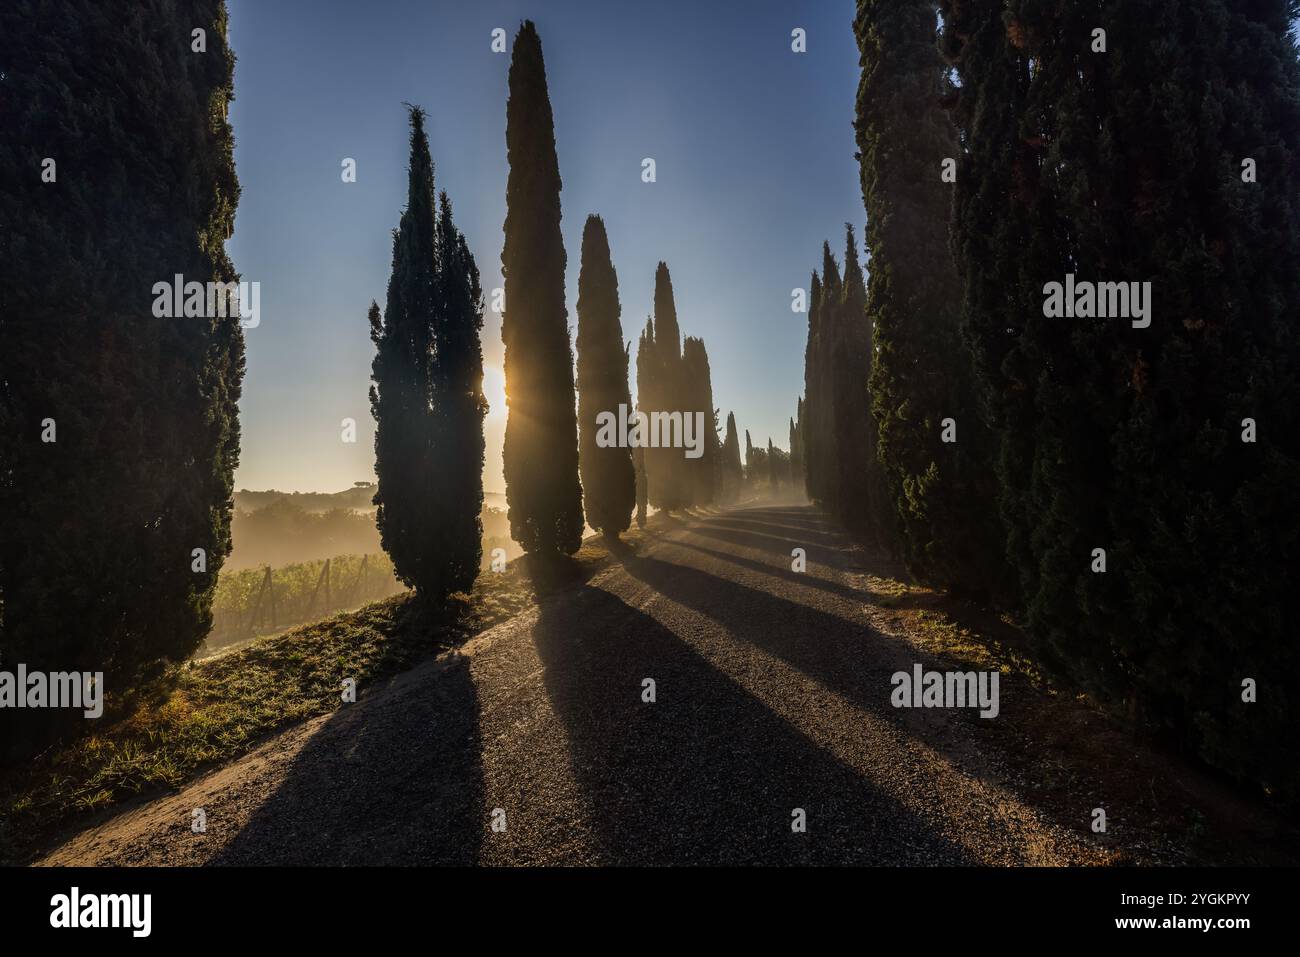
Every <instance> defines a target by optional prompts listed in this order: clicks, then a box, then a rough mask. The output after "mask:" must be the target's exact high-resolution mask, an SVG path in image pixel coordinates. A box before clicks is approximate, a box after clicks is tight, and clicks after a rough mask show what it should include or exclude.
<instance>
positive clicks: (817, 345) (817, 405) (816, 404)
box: [804, 270, 827, 502]
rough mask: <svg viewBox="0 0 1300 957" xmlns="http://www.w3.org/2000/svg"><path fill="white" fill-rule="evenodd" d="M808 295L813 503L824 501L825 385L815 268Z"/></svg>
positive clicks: (808, 460) (807, 449) (808, 468)
mask: <svg viewBox="0 0 1300 957" xmlns="http://www.w3.org/2000/svg"><path fill="white" fill-rule="evenodd" d="M809 290H810V291H809V294H808V344H807V346H806V348H805V350H804V405H805V411H806V412H807V418H806V420H805V421H806V423H807V427H806V429H805V431H804V479H805V484H806V486H807V491H808V497H809V498H810V499H811V500H812V501H814V502H822V501H824V500H825V497H826V493H825V478H824V476H823V474H822V459H823V452H822V448H823V445H824V444H825V436H823V435H822V432H821V423H822V415H821V408H822V390H823V388H824V386H825V384H826V378H827V377H826V370H825V369H823V368H822V352H823V350H822V337H823V335H824V332H823V329H822V301H823V299H824V296H823V293H822V280H821V276H819V275H817V272H816V271H815V270H814V272H813V274H812V281H811V282H810V283H809Z"/></svg>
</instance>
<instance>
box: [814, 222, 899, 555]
mask: <svg viewBox="0 0 1300 957" xmlns="http://www.w3.org/2000/svg"><path fill="white" fill-rule="evenodd" d="M844 229H845V242H844V278H843V281H842V284H841V291H840V301H839V303H838V306H837V308H836V310H835V313H834V315H835V319H834V323H835V325H834V327H833V331H832V334H831V341H832V347H831V355H830V357H829V359H830V363H831V390H832V396H833V398H832V401H831V429H832V430H833V432H834V436H835V438H834V448H835V449H836V456H835V460H834V462H833V463H832V464H833V467H834V470H835V473H836V476H837V477H836V480H835V485H836V487H837V488H838V489H839V490H840V492H839V497H838V508H837V510H836V513H835V514H836V517H837V518H839V520H840V521H841V522H843V523H844V524H845V525H847V526H848V527H849V528H853V529H857V530H859V531H862V532H870V533H872V534H874V535H875V536H876V537H877V538H880V537H883V536H885V535H886V534H887V533H888V532H890V531H892V527H893V520H892V515H890V514H888V513H889V512H892V506H891V505H890V503H887V502H886V501H885V496H884V492H883V489H884V484H883V481H882V476H881V474H880V469H879V466H878V464H877V462H876V454H875V453H876V426H875V421H874V419H873V418H872V414H871V407H870V406H871V403H870V397H869V395H868V393H867V379H868V377H869V375H870V372H871V325H870V322H869V321H868V319H867V314H866V298H867V292H866V286H865V284H864V278H863V275H862V266H861V264H860V263H859V261H858V248H857V243H856V242H855V241H854V236H853V227H852V226H851V225H849V224H847V223H846V224H845V227H844Z"/></svg>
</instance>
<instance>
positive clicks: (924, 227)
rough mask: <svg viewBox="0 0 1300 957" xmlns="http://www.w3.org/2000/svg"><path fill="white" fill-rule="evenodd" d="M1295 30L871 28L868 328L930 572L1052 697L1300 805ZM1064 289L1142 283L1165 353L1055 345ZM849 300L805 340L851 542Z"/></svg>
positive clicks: (1231, 13) (1171, 6)
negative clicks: (1014, 646) (964, 598)
mask: <svg viewBox="0 0 1300 957" xmlns="http://www.w3.org/2000/svg"><path fill="white" fill-rule="evenodd" d="M938 12H941V13H942V21H941V24H940V21H939V20H938V19H937V16H936V14H937V13H938ZM1295 12H1296V11H1295V10H1294V9H1293V4H1290V3H1288V2H1286V0H1261V2H1258V3H1253V4H1249V5H1247V4H1241V3H1237V2H1232V0H1196V2H1194V3H1188V2H1186V0H1154V2H1141V3H1139V2H1118V3H1101V2H1086V3H1078V4H1065V5H1062V4H1059V3H1056V2H1054V0H961V2H957V0H943V2H935V0H859V4H858V15H857V18H856V21H855V30H856V33H857V37H858V43H859V49H860V53H861V67H862V73H861V83H860V86H859V90H858V107H857V113H858V115H857V122H856V132H857V142H858V149H859V159H860V162H861V170H862V192H863V199H864V202H865V205H866V209H867V214H868V224H869V225H868V231H867V248H868V250H869V253H870V257H871V258H870V262H871V277H870V281H869V282H868V283H867V287H866V305H865V310H864V312H863V314H861V315H855V316H853V317H852V321H853V322H855V323H856V324H857V325H858V326H859V328H860V329H861V330H862V331H863V332H865V334H867V335H869V336H870V347H869V349H868V357H869V358H868V362H867V363H865V364H860V365H858V366H857V370H858V374H859V375H860V376H862V377H863V378H864V379H865V380H866V382H867V383H868V386H869V394H870V401H871V415H869V416H867V417H866V418H865V419H864V420H862V421H860V422H859V423H858V428H857V435H858V437H859V440H860V441H862V442H864V443H866V444H867V446H868V447H869V448H873V451H874V455H875V458H876V460H877V461H878V462H879V464H880V473H881V475H882V476H883V478H884V481H885V489H886V492H885V496H884V498H885V502H884V507H883V508H881V509H880V510H881V512H882V513H883V517H884V518H886V519H888V520H890V521H892V523H893V527H894V528H895V529H896V534H897V536H898V538H897V541H898V546H899V547H900V548H901V550H902V552H903V554H904V555H905V556H906V558H907V560H908V563H909V566H910V567H911V569H912V570H913V572H914V573H915V574H916V575H917V576H918V577H919V578H921V579H923V580H926V581H930V582H933V583H935V584H939V585H943V586H947V587H949V588H952V589H954V590H958V591H964V592H966V593H969V594H973V595H977V596H982V597H985V598H987V599H989V600H991V601H993V602H994V603H996V604H997V605H998V606H999V607H1001V608H1003V609H1005V610H1007V611H1010V612H1012V613H1014V614H1015V615H1016V616H1017V617H1018V618H1019V619H1020V620H1021V621H1022V623H1023V624H1024V626H1025V629H1026V633H1027V635H1028V636H1029V638H1030V640H1031V641H1032V642H1033V643H1034V646H1035V647H1036V649H1037V651H1038V654H1039V656H1040V659H1041V660H1042V661H1044V662H1045V663H1046V664H1047V665H1048V666H1049V667H1050V668H1052V669H1054V670H1055V671H1056V672H1057V673H1058V674H1060V675H1062V676H1064V677H1065V678H1067V679H1068V680H1070V681H1072V682H1073V683H1075V684H1076V685H1078V686H1079V687H1082V688H1084V689H1086V690H1088V691H1090V692H1091V693H1093V694H1094V695H1095V696H1096V697H1097V699H1098V700H1099V701H1101V702H1103V703H1104V704H1106V705H1108V706H1110V707H1111V708H1113V709H1114V710H1116V711H1117V712H1121V713H1123V714H1126V715H1128V716H1130V717H1131V718H1133V719H1135V720H1138V721H1142V722H1144V723H1145V724H1147V725H1148V726H1154V727H1156V728H1159V729H1163V730H1165V731H1167V732H1168V733H1169V734H1171V735H1173V736H1175V737H1176V738H1177V739H1178V740H1179V741H1181V742H1182V743H1183V744H1184V745H1185V746H1187V747H1188V748H1190V749H1194V750H1196V751H1197V752H1199V753H1200V754H1201V755H1202V756H1203V757H1205V758H1206V759H1207V760H1209V761H1210V762H1212V763H1213V764H1215V765H1217V766H1219V767H1221V768H1223V769H1225V770H1228V771H1230V772H1232V773H1233V774H1236V775H1239V776H1242V777H1249V778H1252V779H1254V780H1256V781H1259V782H1262V783H1263V784H1265V785H1266V786H1268V787H1270V788H1273V789H1276V790H1278V791H1282V792H1285V793H1287V794H1289V795H1291V796H1292V797H1294V796H1296V795H1297V794H1300V774H1298V773H1297V771H1296V769H1295V768H1294V767H1293V766H1288V764H1287V762H1285V761H1283V760H1282V759H1281V754H1282V751H1281V750H1280V749H1278V748H1277V747H1276V742H1277V741H1278V740H1281V739H1283V738H1284V737H1285V735H1286V734H1287V733H1288V731H1289V730H1290V729H1293V728H1294V723H1295V719H1294V715H1293V710H1292V708H1293V706H1294V704H1295V694H1294V692H1293V691H1292V690H1291V689H1290V688H1289V686H1288V684H1287V682H1286V681H1285V680H1279V677H1280V676H1286V675H1290V674H1292V673H1294V670H1295V668H1296V665H1297V664H1298V663H1300V662H1298V661H1297V658H1300V653H1297V650H1296V645H1295V642H1294V636H1293V635H1292V634H1290V631H1291V629H1292V628H1293V625H1294V622H1295V621H1296V620H1300V614H1298V613H1300V607H1298V606H1300V597H1298V595H1300V589H1298V588H1297V585H1298V584H1300V581H1298V579H1300V510H1297V509H1296V508H1295V503H1294V495H1295V489H1296V487H1297V486H1298V485H1300V335H1297V332H1296V326H1295V322H1294V316H1295V315H1296V314H1297V306H1298V305H1300V271H1298V270H1297V269H1296V263H1297V260H1298V259H1300V256H1298V255H1297V254H1300V190H1298V189H1297V186H1300V96H1298V94H1300V67H1298V66H1297V50H1296V45H1295V41H1294V39H1293V38H1292V36H1291V35H1290V25H1291V20H1292V18H1293V16H1294V14H1295ZM936 41H937V45H936ZM945 174H946V175H945ZM829 258H830V257H829V256H827V257H826V260H827V262H828V263H829ZM1067 274H1075V275H1076V276H1077V277H1078V279H1079V280H1081V281H1085V280H1087V281H1108V282H1150V283H1151V289H1152V300H1151V302H1152V303H1153V305H1152V314H1151V315H1152V319H1151V322H1150V325H1149V326H1147V327H1145V328H1139V327H1135V326H1134V325H1133V324H1132V323H1131V322H1130V321H1129V320H1128V319H1126V318H1107V319H1059V318H1057V319H1052V318H1046V317H1045V316H1044V294H1045V291H1046V290H1045V288H1044V287H1045V284H1046V283H1048V282H1051V281H1057V282H1060V281H1063V280H1064V279H1065V277H1066V275H1067ZM836 283H837V277H836V275H835V270H834V269H832V268H829V266H828V267H826V268H824V270H823V275H822V276H821V277H820V287H821V288H820V289H818V290H817V294H816V296H815V297H814V298H815V300H816V304H817V306H818V307H819V308H818V309H817V310H816V311H815V313H814V314H813V315H812V316H810V331H809V352H808V355H809V360H808V369H809V378H808V381H807V401H806V403H805V416H806V419H807V433H806V436H805V471H806V474H807V477H808V484H809V490H810V493H811V494H812V495H813V496H814V497H815V498H817V499H818V500H819V501H822V502H824V503H826V504H827V505H829V506H831V507H832V508H833V509H834V510H835V511H836V512H837V514H840V515H842V516H847V515H851V514H852V511H851V510H849V509H846V508H845V507H844V504H843V500H844V496H845V495H846V494H851V493H849V492H847V488H848V486H846V485H845V484H844V483H845V476H844V473H843V472H842V471H840V472H839V473H838V476H839V477H838V479H837V477H836V475H837V470H836V468H835V465H836V460H834V459H828V457H827V446H828V444H829V443H830V442H831V441H832V439H831V436H836V437H837V438H838V439H839V440H840V443H839V444H838V445H836V446H833V447H834V448H835V449H836V450H837V451H836V452H835V455H838V454H839V450H842V449H843V448H844V445H843V437H842V436H838V435H837V433H836V430H835V422H836V418H835V408H836V405H835V399H834V398H832V397H828V394H827V391H828V387H827V385H826V380H825V378H823V377H822V376H823V374H824V370H825V369H826V368H827V365H826V361H827V360H826V356H827V355H828V354H832V352H833V345H832V344H833V343H834V342H836V341H839V340H837V339H836V338H835V336H836V333H835V332H834V331H833V329H834V319H832V320H831V321H830V323H829V324H828V320H827V316H828V313H827V306H826V304H827V303H828V302H831V301H834V300H833V293H832V297H831V298H828V296H827V291H828V290H830V289H831V288H832V287H834V286H835V285H836ZM840 299H841V301H842V300H843V295H842V293H841V295H840ZM855 361H856V360H855ZM831 383H832V384H831V386H830V387H829V391H830V392H831V393H832V394H833V393H834V391H835V389H836V388H838V387H839V386H838V385H837V384H836V383H835V379H834V376H833V375H832V376H831ZM842 401H843V407H845V408H849V407H851V405H850V400H848V399H846V400H842ZM873 428H874V430H875V441H874V446H873V444H872V429H873ZM837 481H838V484H837ZM857 497H858V498H859V500H860V501H861V502H862V503H864V505H865V507H866V508H867V509H868V510H871V509H873V508H875V507H877V506H876V505H875V504H874V503H873V501H872V498H871V496H870V494H869V493H866V494H863V493H858V495H857Z"/></svg>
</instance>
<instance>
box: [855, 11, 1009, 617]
mask: <svg viewBox="0 0 1300 957" xmlns="http://www.w3.org/2000/svg"><path fill="white" fill-rule="evenodd" d="M935 8H936V3H935V0H860V2H859V4H858V15H857V19H856V20H855V22H854V29H855V32H856V34H857V38H858V49H859V51H860V53H861V59H860V63H861V68H862V76H861V81H860V83H859V85H858V99H857V120H856V122H855V124H854V125H855V130H856V133H857V145H858V159H859V162H860V164H861V180H862V197H863V201H864V204H865V206H866V210H867V233H866V245H867V249H868V251H869V253H870V256H871V276H870V279H869V281H868V283H867V303H866V314H867V325H868V327H869V330H870V336H871V340H870V341H871V347H872V348H871V350H870V355H871V357H872V360H871V371H870V387H871V402H872V410H873V415H872V417H871V419H870V422H871V427H872V428H873V429H876V430H878V434H877V435H876V436H874V437H873V438H874V441H873V442H872V447H873V448H874V449H875V450H876V459H877V461H878V462H879V467H880V470H881V471H880V473H878V474H879V482H878V484H877V488H876V490H875V494H876V496H877V497H878V499H879V500H880V501H879V503H878V506H879V507H878V512H877V514H878V516H880V518H878V519H877V521H878V522H880V521H883V517H884V514H885V512H886V511H889V512H893V513H895V514H896V515H897V519H898V523H899V538H900V544H901V546H902V551H903V555H904V557H905V559H906V561H907V564H908V568H909V570H910V571H911V572H912V574H913V575H915V576H916V577H917V578H918V579H920V580H921V581H925V582H929V583H932V584H938V585H941V586H946V587H948V588H951V589H953V590H958V591H962V592H965V593H967V594H972V595H975V596H979V597H986V596H989V595H991V594H994V593H998V594H1003V595H1004V596H1005V592H1006V590H1007V588H1008V583H1006V582H999V580H998V577H997V572H998V570H999V569H1002V568H1003V567H1004V564H1003V563H1002V562H1000V561H990V556H1000V555H1001V554H1002V552H1003V549H1004V541H1003V533H1002V528H1001V522H1000V520H999V518H998V514H997V503H996V495H997V486H996V475H995V456H994V454H993V451H992V449H991V447H990V446H991V438H990V436H989V433H988V430H987V428H986V427H985V425H984V422H983V418H982V416H981V415H980V414H979V411H978V410H979V404H978V402H977V399H976V396H975V393H974V385H973V381H972V373H971V357H970V354H969V350H968V349H967V348H966V346H965V344H964V343H963V341H962V338H961V335H960V331H959V328H958V322H959V312H960V302H961V285H960V283H959V281H958V278H957V271H956V266H955V265H954V263H953V262H952V258H951V256H950V254H949V250H948V214H949V207H950V206H951V190H952V189H953V186H952V184H950V183H945V182H943V181H942V179H941V177H940V172H941V164H942V163H943V161H944V159H946V158H954V159H955V158H956V157H957V156H958V155H959V153H960V146H959V144H958V142H957V133H956V129H955V128H954V127H953V125H952V122H951V120H950V119H949V117H948V115H947V112H946V111H945V110H944V108H943V102H944V98H945V97H948V96H950V95H951V93H952V89H951V83H950V82H949V80H948V78H947V73H948V70H947V66H946V64H945V63H944V62H943V58H942V56H941V55H940V53H939V50H938V47H937V44H936V31H937V21H936V16H935ZM946 418H953V419H954V420H955V421H956V423H957V427H958V433H957V439H958V441H956V442H953V443H945V442H943V441H942V431H943V420H944V419H946Z"/></svg>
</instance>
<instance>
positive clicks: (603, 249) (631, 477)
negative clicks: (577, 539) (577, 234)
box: [578, 216, 636, 538]
mask: <svg viewBox="0 0 1300 957" xmlns="http://www.w3.org/2000/svg"><path fill="white" fill-rule="evenodd" d="M619 312H620V308H619V303H618V275H617V274H616V273H615V271H614V264H613V263H612V262H611V261H610V256H609V239H608V237H607V236H606V234H605V223H604V221H603V220H601V218H600V217H599V216H588V217H587V222H586V225H585V226H584V227H583V230H582V269H581V272H580V273H579V274H578V449H579V455H578V463H579V465H580V466H581V474H582V493H583V500H584V507H585V509H586V513H587V523H588V524H589V525H591V527H592V528H594V529H596V530H597V531H599V532H601V533H603V534H605V535H606V536H610V537H615V538H616V537H617V536H618V534H619V533H620V532H625V531H627V529H628V526H629V525H630V524H631V523H632V510H633V509H634V508H635V507H636V472H635V469H634V468H633V464H632V450H631V449H630V448H628V447H624V446H619V445H612V446H609V447H606V448H601V447H600V446H599V445H597V442H596V439H597V431H598V430H597V426H596V416H597V415H598V414H600V413H602V412H604V413H609V414H610V415H612V416H613V417H614V418H615V420H617V419H618V417H619V407H620V406H623V407H625V408H626V409H627V410H628V412H629V413H630V412H631V406H632V397H631V393H630V391H629V389H628V384H627V360H628V357H627V353H626V352H625V351H624V349H623V327H622V326H621V325H620V324H619Z"/></svg>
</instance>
